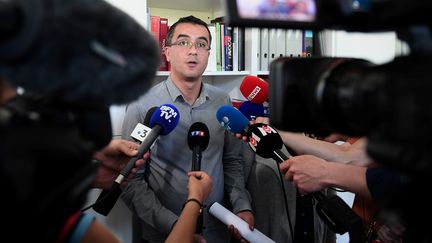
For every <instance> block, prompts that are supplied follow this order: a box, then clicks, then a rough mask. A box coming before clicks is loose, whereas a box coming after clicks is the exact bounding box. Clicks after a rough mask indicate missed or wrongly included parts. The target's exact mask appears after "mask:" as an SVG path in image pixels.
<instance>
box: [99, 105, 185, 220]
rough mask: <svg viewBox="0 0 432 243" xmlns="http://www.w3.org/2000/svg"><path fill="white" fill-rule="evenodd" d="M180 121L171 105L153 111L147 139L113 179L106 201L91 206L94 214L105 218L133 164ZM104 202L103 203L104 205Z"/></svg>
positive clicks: (177, 113) (178, 115)
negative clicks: (96, 213)
mask: <svg viewBox="0 0 432 243" xmlns="http://www.w3.org/2000/svg"><path fill="white" fill-rule="evenodd" d="M179 120H180V112H179V111H178V110H177V108H176V107H175V106H173V105H171V104H164V105H161V106H160V107H159V108H158V109H156V110H155V111H154V113H153V114H152V116H151V118H150V127H151V131H150V132H149V133H148V135H147V137H146V138H145V139H144V140H143V142H142V143H141V145H140V147H139V149H138V153H137V155H135V156H134V157H132V158H131V159H130V160H129V161H128V163H127V164H126V166H125V167H124V168H123V169H122V170H121V171H120V174H119V176H118V177H117V178H116V179H115V181H114V182H113V184H112V185H111V188H110V193H108V195H109V196H107V197H106V200H105V199H103V200H102V201H101V202H100V203H99V201H97V202H96V203H95V205H94V206H93V210H95V211H96V212H98V213H100V214H102V215H104V216H107V215H108V214H109V212H110V211H111V209H112V208H113V206H114V204H115V203H116V202H117V199H118V198H119V196H120V194H121V188H120V185H121V183H122V181H123V180H124V179H125V178H127V177H128V176H129V174H130V172H131V171H132V169H133V167H134V165H135V162H136V161H137V160H138V159H140V158H142V156H143V155H144V153H145V152H147V151H148V150H149V148H150V146H151V145H152V144H153V143H154V141H155V140H156V139H157V138H158V137H159V135H167V134H169V133H170V132H171V131H172V130H174V128H175V127H176V126H177V124H178V122H179ZM99 197H101V196H99ZM104 201H105V203H104Z"/></svg>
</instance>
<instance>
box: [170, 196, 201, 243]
mask: <svg viewBox="0 0 432 243" xmlns="http://www.w3.org/2000/svg"><path fill="white" fill-rule="evenodd" d="M200 209H201V208H200V205H198V204H197V203H195V202H188V203H186V204H185V207H184V208H183V210H182V212H181V214H180V217H179V219H178V220H177V223H176V224H175V225H174V228H173V230H172V231H171V233H170V234H169V236H168V238H167V239H166V241H165V242H166V243H177V242H179V243H183V242H185V243H190V242H193V240H194V233H195V229H196V224H197V220H198V217H199V215H200Z"/></svg>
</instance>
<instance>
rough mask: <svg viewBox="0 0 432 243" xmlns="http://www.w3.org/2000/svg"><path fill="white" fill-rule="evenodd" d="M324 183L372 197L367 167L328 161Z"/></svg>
mask: <svg viewBox="0 0 432 243" xmlns="http://www.w3.org/2000/svg"><path fill="white" fill-rule="evenodd" d="M326 167H327V169H326V171H327V173H325V176H324V178H323V179H322V180H323V183H324V184H325V185H326V186H327V187H337V188H340V189H343V190H346V191H349V192H353V193H355V194H357V195H360V196H363V197H367V198H371V194H370V192H369V189H368V186H367V182H366V170H367V168H366V167H361V166H354V165H346V164H338V163H333V162H328V163H327V165H326Z"/></svg>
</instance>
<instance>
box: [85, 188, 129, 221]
mask: <svg viewBox="0 0 432 243" xmlns="http://www.w3.org/2000/svg"><path fill="white" fill-rule="evenodd" d="M121 193H122V190H121V188H120V184H119V183H116V182H114V183H113V184H112V185H111V188H110V189H109V190H103V191H102V192H101V193H100V194H99V197H98V198H97V200H96V203H95V204H94V205H93V207H92V208H93V210H94V211H96V212H98V213H100V214H102V215H104V216H107V215H108V214H109V212H110V211H111V209H112V208H113V207H114V205H115V204H116V202H117V199H118V198H119V197H120V194H121Z"/></svg>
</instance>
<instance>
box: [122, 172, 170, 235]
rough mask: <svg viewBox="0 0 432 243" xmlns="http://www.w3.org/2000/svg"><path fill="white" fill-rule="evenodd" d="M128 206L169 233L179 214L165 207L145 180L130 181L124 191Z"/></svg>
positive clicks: (154, 226) (154, 225)
mask: <svg viewBox="0 0 432 243" xmlns="http://www.w3.org/2000/svg"><path fill="white" fill-rule="evenodd" d="M122 199H123V201H124V202H125V204H126V206H127V207H128V208H129V209H130V210H131V211H132V212H134V213H136V215H137V216H138V217H139V218H140V219H141V220H143V221H144V222H146V223H147V224H148V225H150V226H152V227H153V228H155V229H158V230H159V231H160V232H162V233H164V234H167V235H168V234H169V232H170V231H171V229H172V226H173V225H174V223H175V221H176V220H177V219H178V216H177V215H176V214H174V213H173V212H172V211H170V210H168V209H167V208H165V207H164V206H163V205H162V203H161V202H160V201H159V199H158V198H157V196H156V194H155V193H154V191H153V190H152V189H151V188H149V186H148V184H147V182H145V180H143V179H142V180H137V179H134V180H132V181H130V182H129V183H128V185H127V187H126V188H125V190H124V192H123V193H122Z"/></svg>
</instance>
